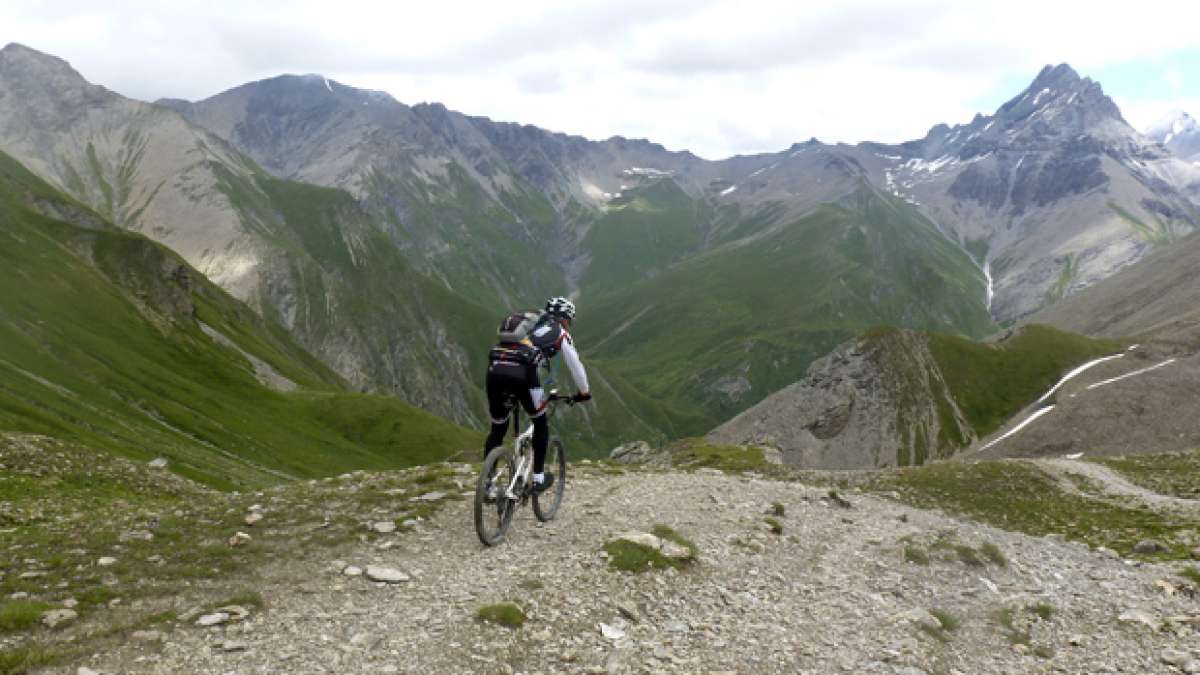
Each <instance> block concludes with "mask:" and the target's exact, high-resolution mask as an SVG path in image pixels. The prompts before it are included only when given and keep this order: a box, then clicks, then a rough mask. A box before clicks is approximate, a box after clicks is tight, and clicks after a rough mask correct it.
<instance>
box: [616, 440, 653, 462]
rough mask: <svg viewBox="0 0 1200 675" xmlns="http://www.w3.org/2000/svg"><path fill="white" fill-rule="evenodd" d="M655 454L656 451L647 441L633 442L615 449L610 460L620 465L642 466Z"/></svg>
mask: <svg viewBox="0 0 1200 675" xmlns="http://www.w3.org/2000/svg"><path fill="white" fill-rule="evenodd" d="M653 452H654V449H653V448H651V447H650V444H649V443H647V442H646V441H633V442H632V443H626V444H624V445H619V446H617V447H615V448H613V451H612V452H610V453H608V458H609V459H611V460H612V461H614V462H616V463H618V464H642V463H644V462H645V461H646V460H648V459H649V458H650V456H651V454H653Z"/></svg>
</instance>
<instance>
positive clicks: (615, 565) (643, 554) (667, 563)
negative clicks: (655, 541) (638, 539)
mask: <svg viewBox="0 0 1200 675" xmlns="http://www.w3.org/2000/svg"><path fill="white" fill-rule="evenodd" d="M651 532H652V533H653V534H654V536H656V537H658V538H660V539H666V540H668V541H672V542H674V543H676V544H679V545H680V546H682V547H684V548H686V549H687V550H688V552H689V553H690V555H689V556H688V557H687V558H683V559H679V558H671V557H668V556H665V555H663V554H662V553H661V552H659V551H657V550H655V549H653V548H650V547H649V546H644V545H642V544H635V543H633V542H631V541H624V540H617V541H610V542H608V543H606V544H605V545H604V551H605V552H606V553H608V566H609V567H610V568H612V569H615V570H621V571H625V572H633V573H634V574H641V573H642V572H645V571H647V570H651V569H667V568H668V567H674V568H675V569H684V568H685V567H687V566H688V565H690V564H691V563H692V562H693V561H695V559H696V555H697V554H698V553H699V549H698V548H697V547H696V545H695V544H694V543H692V542H691V541H690V540H688V539H687V538H685V537H684V536H682V535H680V534H679V533H678V532H676V531H675V530H673V529H671V528H670V527H668V526H666V525H661V524H659V525H655V526H654V528H653V530H651Z"/></svg>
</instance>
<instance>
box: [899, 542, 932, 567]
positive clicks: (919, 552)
mask: <svg viewBox="0 0 1200 675" xmlns="http://www.w3.org/2000/svg"><path fill="white" fill-rule="evenodd" d="M904 561H905V562H910V563H914V564H917V565H928V564H929V554H928V553H926V552H925V549H923V548H921V547H920V546H917V545H915V544H906V545H905V546H904Z"/></svg>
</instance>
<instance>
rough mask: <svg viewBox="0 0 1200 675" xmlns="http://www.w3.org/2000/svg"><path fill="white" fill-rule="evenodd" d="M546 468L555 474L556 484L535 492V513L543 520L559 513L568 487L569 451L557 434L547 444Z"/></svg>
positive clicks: (547, 471)
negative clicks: (546, 489)
mask: <svg viewBox="0 0 1200 675" xmlns="http://www.w3.org/2000/svg"><path fill="white" fill-rule="evenodd" d="M545 470H546V473H548V474H553V476H554V485H552V486H551V488H550V490H549V491H547V492H542V493H540V494H539V493H537V492H535V493H533V515H535V516H537V519H538V520H540V521H542V522H546V521H547V520H551V519H553V518H554V516H555V514H557V513H558V507H560V506H562V500H563V492H564V491H565V490H566V488H567V453H566V450H565V449H564V448H563V444H562V439H560V438H559V437H558V435H557V434H555V435H553V436H551V437H550V442H549V443H548V444H547V445H546V467H545Z"/></svg>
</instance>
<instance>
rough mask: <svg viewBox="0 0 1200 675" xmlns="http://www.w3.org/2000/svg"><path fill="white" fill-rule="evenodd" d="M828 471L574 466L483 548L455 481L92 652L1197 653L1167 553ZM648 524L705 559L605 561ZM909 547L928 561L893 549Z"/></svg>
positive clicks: (821, 666) (308, 664) (443, 661)
mask: <svg viewBox="0 0 1200 675" xmlns="http://www.w3.org/2000/svg"><path fill="white" fill-rule="evenodd" d="M825 492H826V491H825V490H821V489H816V488H809V487H805V486H803V485H800V484H797V483H789V482H775V481H765V480H758V479H752V478H746V477H739V476H726V475H719V474H715V473H706V472H703V471H701V472H698V473H691V474H689V473H652V472H641V471H638V472H630V473H626V474H624V475H601V474H599V473H595V474H589V475H584V476H573V477H572V479H571V481H570V483H569V487H568V490H567V502H566V503H565V504H564V507H563V510H562V511H561V512H560V517H559V519H558V520H556V521H554V522H552V523H549V524H546V525H538V524H537V523H536V521H534V519H533V517H532V514H531V512H530V511H529V510H527V509H526V510H523V511H521V512H520V513H518V515H517V519H516V521H515V522H514V525H513V529H512V531H511V533H510V538H509V541H507V542H506V543H505V544H503V545H501V546H499V547H496V548H493V549H485V548H483V547H482V546H480V544H479V543H478V541H477V539H476V537H475V533H474V531H473V527H472V525H471V517H470V503H469V501H467V500H461V501H456V502H454V503H451V504H449V505H448V506H446V507H445V508H443V509H442V510H441V511H440V512H438V513H437V514H436V515H435V516H434V517H433V518H432V519H431V520H429V521H426V522H424V523H422V524H421V525H420V526H419V527H418V529H417V530H416V531H414V532H408V533H400V532H398V533H396V534H394V535H389V537H388V538H385V539H384V540H383V541H382V542H377V543H375V544H373V545H367V544H356V545H354V546H352V547H348V548H347V549H345V550H343V551H333V552H331V553H330V554H329V559H321V560H292V561H288V562H286V563H282V564H277V565H275V566H273V567H272V568H270V569H266V570H263V574H262V583H261V588H260V590H261V592H262V595H263V597H264V598H265V600H266V604H267V606H266V608H265V609H264V610H262V611H256V612H254V613H252V614H251V616H250V617H249V618H248V619H246V620H245V621H243V622H240V623H233V624H226V625H221V626H216V627H211V628H201V627H197V626H192V625H187V626H184V627H179V628H176V629H175V630H173V631H172V632H170V633H169V634H168V635H167V637H166V641H165V645H162V646H145V645H137V644H128V645H125V646H122V647H120V648H118V649H115V650H113V651H110V652H107V653H101V654H97V655H96V656H95V657H93V658H92V659H91V660H89V661H88V662H87V663H86V664H85V665H86V666H87V667H88V668H91V669H93V670H95V671H98V672H154V673H179V672H194V673H228V672H237V673H258V672H289V673H323V672H337V673H347V672H373V673H386V672H405V673H409V672H413V673H424V672H439V673H440V672H445V673H464V672H479V673H496V672H503V673H512V672H526V673H535V672H547V673H549V672H589V673H606V672H613V673H623V672H689V673H693V672H738V673H797V672H803V673H827V672H847V673H850V672H853V673H908V674H913V673H953V672H960V673H1031V672H1032V673H1036V672H1128V673H1145V672H1179V671H1178V670H1175V668H1176V667H1175V666H1170V665H1167V664H1166V663H1165V662H1164V659H1167V660H1174V661H1178V663H1179V668H1185V667H1191V666H1194V667H1196V668H1197V669H1200V601H1197V600H1196V599H1194V598H1193V597H1190V596H1189V595H1188V594H1187V593H1184V592H1179V591H1178V590H1177V588H1176V587H1177V586H1178V585H1179V584H1180V583H1182V582H1181V580H1180V579H1179V578H1178V576H1177V575H1176V569H1175V568H1173V567H1170V566H1166V565H1154V564H1140V563H1139V564H1135V563H1130V562H1127V561H1123V560H1120V559H1118V558H1114V557H1109V556H1106V555H1103V554H1101V553H1097V552H1093V551H1091V550H1089V549H1088V548H1087V547H1086V546H1083V545H1080V544H1075V543H1069V542H1064V541H1062V540H1061V538H1055V537H1046V538H1036V537H1028V536H1024V535H1019V534H1013V533H1009V532H1004V531H1000V530H996V529H993V528H990V527H986V526H981V525H977V524H974V523H971V522H967V521H961V520H957V519H954V518H950V517H947V516H945V515H944V514H941V513H939V512H934V511H922V510H917V509H912V508H909V507H906V506H903V505H900V504H897V503H895V502H892V501H890V500H887V499H881V498H877V497H869V496H865V495H859V494H854V493H849V494H846V495H845V496H846V497H847V498H848V499H849V501H850V502H851V504H852V506H851V507H850V508H844V507H842V506H839V505H837V504H835V503H833V502H831V501H829V500H828V499H827V497H826V494H825ZM776 502H778V503H779V504H781V505H782V506H783V508H784V510H785V515H784V516H783V517H781V518H779V520H780V521H781V522H782V523H783V532H782V534H781V535H776V534H773V533H771V532H770V531H769V529H768V528H767V526H766V525H765V523H764V517H765V515H766V512H767V511H768V510H769V509H771V508H772V505H773V504H774V503H776ZM656 523H665V524H667V525H670V526H672V527H673V528H675V529H676V530H677V531H678V532H679V533H681V534H683V535H684V536H686V537H688V538H690V539H691V540H692V541H694V542H695V543H696V545H697V546H698V547H699V550H700V559H699V561H698V562H697V563H696V564H695V565H693V566H692V567H691V568H690V569H687V570H684V571H682V572H676V571H673V570H670V571H651V572H647V573H644V574H640V575H632V574H630V573H625V572H616V571H613V570H611V569H609V568H608V565H607V561H606V560H604V559H603V558H602V557H601V551H600V549H601V546H602V545H603V543H604V542H605V541H606V540H608V539H609V538H610V537H612V536H613V535H615V534H618V533H621V532H625V531H629V530H641V531H648V530H649V529H650V528H651V527H652V526H653V525H654V524H656ZM985 543H987V544H991V545H994V546H996V547H997V548H998V549H999V551H1001V552H1002V553H1003V555H1004V557H1005V558H1006V564H1004V565H1001V564H997V563H991V562H985V563H983V564H980V561H979V560H975V561H972V562H964V559H963V558H962V557H961V553H960V552H958V551H956V549H955V548H954V547H955V546H959V547H961V546H964V545H965V546H971V547H974V548H975V549H976V550H978V548H979V547H980V546H982V545H983V544H985ZM906 549H908V552H909V557H912V556H913V552H914V551H919V552H923V553H925V554H926V555H927V556H928V561H927V563H926V564H921V563H920V562H909V561H906ZM334 554H336V557H338V558H340V561H335V560H333V559H332V558H333V556H334ZM917 557H919V556H917ZM345 565H355V566H359V567H362V568H366V567H367V566H368V565H381V566H387V567H391V568H395V569H398V570H400V571H402V572H404V573H405V574H407V575H409V576H410V577H411V580H409V581H406V582H401V583H397V584H384V583H374V582H371V581H369V580H367V579H366V578H365V577H362V576H357V577H350V576H346V575H345V574H343V572H342V569H343V567H344V566H345ZM1162 579H1170V580H1171V581H1170V584H1168V585H1169V586H1170V587H1171V590H1170V592H1166V591H1165V590H1164V589H1165V587H1164V586H1163V585H1162V584H1161V583H1158V582H1159V580H1162ZM505 600H512V601H516V602H517V603H519V604H521V605H522V606H523V607H524V608H525V610H526V613H527V615H528V620H527V621H526V623H525V625H524V627H522V628H519V629H509V628H504V627H499V626H494V625H490V624H483V623H480V622H479V621H478V620H476V618H475V613H476V610H477V609H478V608H479V607H480V606H481V605H484V604H487V603H493V602H497V601H505ZM1039 606H1041V607H1042V609H1041V610H1040V612H1041V614H1043V615H1044V616H1039V610H1037V607H1039ZM939 616H941V617H943V619H944V621H939V619H938V617H939ZM600 624H605V625H606V626H608V630H607V635H606V634H605V632H604V631H602V628H601V625H600ZM954 624H956V625H954ZM947 625H953V629H947V628H946V627H945V626H947Z"/></svg>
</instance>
